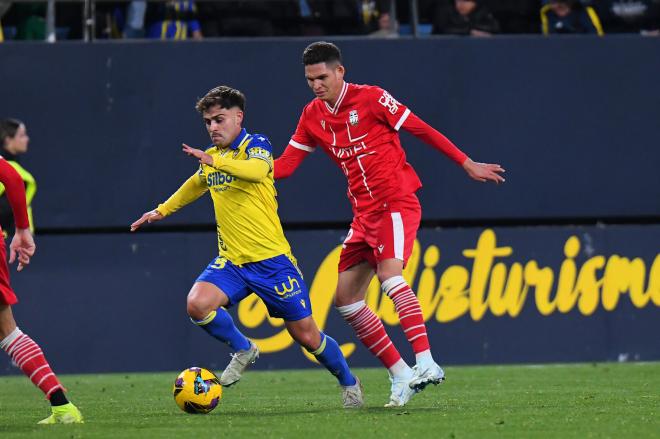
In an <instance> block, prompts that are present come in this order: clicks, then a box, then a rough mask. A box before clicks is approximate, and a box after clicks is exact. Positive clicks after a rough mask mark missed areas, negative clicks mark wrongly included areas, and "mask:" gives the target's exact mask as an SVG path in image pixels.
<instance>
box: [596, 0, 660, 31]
mask: <svg viewBox="0 0 660 439" xmlns="http://www.w3.org/2000/svg"><path fill="white" fill-rule="evenodd" d="M590 4H593V7H594V9H596V10H597V11H598V13H599V14H600V16H601V17H602V18H603V26H604V27H605V30H607V32H608V33H609V32H612V33H639V34H642V35H660V0H600V1H591V2H590Z"/></svg>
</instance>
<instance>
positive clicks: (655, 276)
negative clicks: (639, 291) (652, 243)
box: [646, 254, 660, 306]
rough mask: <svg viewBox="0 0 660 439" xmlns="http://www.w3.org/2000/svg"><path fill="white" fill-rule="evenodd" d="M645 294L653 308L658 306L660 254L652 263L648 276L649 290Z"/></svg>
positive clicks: (659, 299) (659, 302)
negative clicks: (649, 298) (653, 305)
mask: <svg viewBox="0 0 660 439" xmlns="http://www.w3.org/2000/svg"><path fill="white" fill-rule="evenodd" d="M646 294H648V295H649V296H650V297H651V300H652V301H653V303H654V304H655V306H660V254H658V256H656V257H655V261H653V266H652V267H651V274H650V275H649V288H648V290H647V292H646Z"/></svg>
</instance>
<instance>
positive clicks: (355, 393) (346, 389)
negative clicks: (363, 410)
mask: <svg viewBox="0 0 660 439" xmlns="http://www.w3.org/2000/svg"><path fill="white" fill-rule="evenodd" d="M355 381H356V383H355V384H353V385H352V386H341V397H342V401H343V403H344V408H345V409H359V408H360V407H362V406H363V405H364V389H363V388H362V383H361V382H360V379H359V378H358V377H355Z"/></svg>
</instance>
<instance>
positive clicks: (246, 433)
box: [0, 363, 660, 439]
mask: <svg viewBox="0 0 660 439" xmlns="http://www.w3.org/2000/svg"><path fill="white" fill-rule="evenodd" d="M355 372H356V374H357V375H358V376H359V377H360V378H361V380H362V382H363V384H364V387H365V392H366V407H365V408H364V409H362V410H348V411H347V410H344V409H342V408H341V397H340V390H339V388H338V387H337V385H336V381H335V380H334V378H333V377H331V376H329V375H328V374H327V372H325V371H324V370H319V369H312V370H295V371H268V372H261V371H248V372H247V373H246V375H245V376H244V378H243V379H242V380H241V382H240V383H239V384H238V385H236V386H234V387H231V388H228V389H223V390H224V392H223V399H222V402H221V404H220V406H219V407H218V408H217V409H216V410H215V411H213V412H212V413H211V414H209V415H188V414H186V413H183V412H181V411H180V410H179V409H178V407H177V406H176V405H175V403H174V400H173V398H172V396H171V388H172V384H173V381H174V378H175V377H176V375H177V372H172V373H138V374H103V375H68V376H67V375H63V376H62V377H61V378H62V382H63V383H64V385H65V386H67V387H68V388H69V390H70V392H69V396H70V397H71V399H72V400H73V401H74V403H75V404H76V405H78V407H79V408H80V409H81V410H82V412H83V415H84V416H85V418H86V423H85V424H84V425H74V426H70V425H56V426H38V425H35V423H36V422H37V421H38V420H40V419H42V418H44V417H46V416H47V415H48V414H49V410H48V405H47V403H46V402H45V401H44V400H43V396H42V395H41V393H40V392H39V391H38V390H37V389H35V388H34V387H33V386H32V384H31V383H30V382H29V381H28V380H27V379H26V378H25V377H23V376H0V437H2V438H3V439H10V438H27V437H45V433H46V432H47V433H48V437H49V438H50V437H62V438H65V437H66V438H78V437H80V438H97V437H99V438H100V437H108V438H109V437H121V438H150V437H195V436H198V437H226V438H241V439H243V438H252V437H259V438H260V439H264V438H271V437H275V438H278V437H281V438H285V437H286V438H296V437H301V438H302V437H307V438H309V437H313V438H314V439H318V438H325V437H349V435H350V436H353V437H391V438H424V437H434V438H436V437H437V438H470V437H474V438H483V437H503V438H507V437H516V438H517V437H535V438H536V437H541V438H543V437H561V438H570V437H574V438H589V437H593V438H599V439H602V438H608V437H611V438H624V437H631V438H646V437H649V438H651V437H658V435H660V413H659V409H658V407H660V363H624V364H616V363H599V364H589V365H587V364H580V365H548V366H486V367H447V368H446V372H447V377H448V378H447V381H446V383H445V384H442V385H440V386H437V387H434V386H430V387H428V388H427V389H426V390H425V391H424V392H423V393H421V394H418V395H416V396H415V397H414V398H413V399H412V401H411V402H410V403H409V404H408V405H407V406H406V407H403V408H396V409H385V408H383V407H382V406H383V404H384V403H385V402H386V401H387V399H388V396H389V381H388V380H387V374H386V372H385V371H384V370H383V369H355Z"/></svg>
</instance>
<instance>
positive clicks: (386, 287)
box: [380, 276, 407, 296]
mask: <svg viewBox="0 0 660 439" xmlns="http://www.w3.org/2000/svg"><path fill="white" fill-rule="evenodd" d="M402 283H406V280H405V279H404V278H403V276H392V277H391V278H389V279H387V280H385V281H384V282H383V283H382V284H380V289H381V291H382V292H383V293H385V294H387V295H388V296H389V291H390V290H391V289H392V288H394V287H395V286H397V285H399V284H402ZM406 285H407V284H406Z"/></svg>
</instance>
